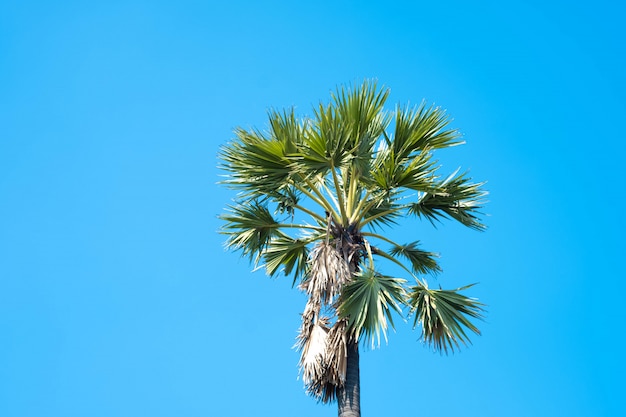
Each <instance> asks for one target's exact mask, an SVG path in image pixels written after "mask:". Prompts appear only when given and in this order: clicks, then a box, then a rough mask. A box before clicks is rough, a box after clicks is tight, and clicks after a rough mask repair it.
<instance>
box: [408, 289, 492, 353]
mask: <svg viewBox="0 0 626 417" xmlns="http://www.w3.org/2000/svg"><path fill="white" fill-rule="evenodd" d="M471 286H472V285H468V286H465V287H461V288H457V289H455V290H432V289H429V288H428V287H426V285H425V284H422V283H420V284H418V285H416V286H414V287H412V288H411V290H410V292H409V297H408V304H409V305H410V306H411V311H412V312H413V313H414V314H415V319H414V322H413V325H414V326H417V325H420V326H421V328H422V339H423V340H424V342H426V343H427V344H429V345H431V346H433V347H434V348H435V350H438V351H440V352H441V351H443V352H446V353H447V352H448V350H450V351H454V349H455V348H458V347H459V346H460V343H463V344H467V343H470V340H469V338H468V337H467V334H466V333H465V330H464V329H469V330H471V331H472V332H474V333H476V334H480V331H479V330H478V328H477V327H476V326H475V325H474V324H473V323H472V322H471V321H470V319H469V318H478V319H480V318H482V312H483V306H484V305H483V304H481V303H479V302H478V301H476V300H475V299H473V298H469V297H466V296H464V295H462V294H460V293H459V292H460V291H463V290H466V289H467V288H470V287H471ZM468 317H469V318H468Z"/></svg>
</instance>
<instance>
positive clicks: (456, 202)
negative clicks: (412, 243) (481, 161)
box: [408, 173, 487, 230]
mask: <svg viewBox="0 0 626 417" xmlns="http://www.w3.org/2000/svg"><path fill="white" fill-rule="evenodd" d="M483 185H484V183H473V182H471V178H469V177H468V176H467V174H461V175H457V173H454V174H452V175H450V176H449V177H448V178H446V179H445V180H444V181H441V182H440V183H438V184H435V185H434V186H433V188H432V189H431V190H429V191H427V192H424V193H422V194H421V195H420V197H419V198H418V201H417V202H416V203H413V204H410V205H409V208H408V212H409V214H414V215H416V216H418V217H425V218H426V219H428V220H429V221H430V222H431V223H432V224H433V225H434V222H435V221H436V220H440V219H441V218H445V217H448V218H451V219H454V220H456V221H458V222H460V223H461V224H463V225H464V226H468V227H470V228H472V229H476V230H484V229H485V225H484V224H482V223H481V221H480V219H479V214H480V209H481V208H482V205H483V204H484V197H485V196H486V195H487V193H486V192H485V191H483V190H482V189H481V187H482V186H483Z"/></svg>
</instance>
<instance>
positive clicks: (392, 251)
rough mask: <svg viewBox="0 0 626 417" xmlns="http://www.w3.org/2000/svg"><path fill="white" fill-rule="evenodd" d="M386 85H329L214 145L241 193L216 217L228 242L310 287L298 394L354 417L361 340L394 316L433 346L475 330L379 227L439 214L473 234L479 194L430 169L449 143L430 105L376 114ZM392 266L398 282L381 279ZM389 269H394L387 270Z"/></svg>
mask: <svg viewBox="0 0 626 417" xmlns="http://www.w3.org/2000/svg"><path fill="white" fill-rule="evenodd" d="M388 94H389V90H388V89H384V88H378V87H377V86H376V83H375V82H372V81H365V82H364V83H363V84H362V85H360V86H357V87H349V88H339V89H338V90H337V91H336V93H335V94H333V95H332V99H331V101H330V103H329V104H320V105H319V106H317V107H316V108H315V109H314V113H313V116H312V117H304V118H299V117H296V115H295V113H294V111H293V110H286V111H271V112H270V113H269V128H268V130H267V131H260V130H257V129H248V130H246V129H237V130H236V131H235V138H234V139H233V140H232V141H231V142H230V143H228V144H227V145H225V146H224V147H222V149H221V151H220V159H221V167H222V169H223V170H225V172H226V179H225V180H224V181H223V183H225V184H227V185H228V186H230V187H232V188H234V189H235V190H237V191H239V193H238V196H237V198H236V200H235V201H234V203H233V204H232V205H230V206H229V207H228V209H227V211H226V212H225V213H224V214H223V215H222V216H221V218H222V219H223V221H224V224H223V228H222V232H223V233H225V234H226V235H227V236H228V237H227V242H226V245H227V247H229V248H231V249H235V250H239V251H241V253H242V255H243V256H246V257H248V258H249V259H250V261H251V262H252V263H253V264H254V265H256V266H257V267H259V268H265V270H266V271H267V274H269V275H270V276H274V275H276V274H280V273H284V274H286V275H290V276H293V284H294V285H296V284H297V286H298V288H300V289H301V290H302V291H304V292H305V293H306V294H307V296H308V301H307V303H306V305H305V307H304V311H303V312H302V325H301V327H300V330H299V335H298V337H297V346H298V348H299V349H300V351H301V359H300V369H301V374H302V378H303V380H304V383H305V386H306V389H307V392H308V393H309V394H310V395H312V396H313V397H315V398H317V399H318V400H320V401H322V402H330V401H334V400H337V402H338V408H339V416H340V417H342V416H343V417H347V416H351V417H354V416H360V401H359V397H360V390H359V343H360V342H364V343H368V342H369V343H372V344H375V343H379V342H380V337H381V334H382V335H383V337H384V338H385V339H386V331H387V329H388V327H390V326H391V327H393V325H394V322H393V317H394V315H395V314H398V315H400V316H402V315H406V316H410V317H412V322H413V326H414V327H417V328H419V329H420V330H421V337H422V340H423V341H424V342H425V343H426V344H428V345H431V346H432V347H433V348H434V349H435V350H438V351H440V352H448V351H454V350H455V349H457V348H458V347H460V345H462V344H467V343H468V342H469V339H468V334H467V332H468V331H470V332H474V333H477V334H479V330H478V329H477V327H476V326H475V325H474V324H473V322H472V319H476V318H480V317H481V315H482V312H483V308H482V307H483V305H482V304H481V303H479V302H478V301H476V300H475V299H473V298H469V297H467V296H465V295H463V294H461V292H462V291H463V290H465V289H467V288H468V287H469V286H466V287H462V288H457V289H454V290H443V289H433V288H430V287H429V286H428V285H427V282H426V280H425V278H424V276H425V275H427V274H429V273H437V272H439V271H440V267H439V265H438V263H437V259H436V254H434V253H432V252H428V251H425V250H423V249H421V248H420V246H419V242H418V241H412V242H408V243H397V242H395V241H394V240H392V239H390V238H389V235H385V234H382V232H381V231H382V230H385V229H386V228H387V227H389V226H393V225H395V224H397V223H398V222H400V221H401V220H402V219H403V218H405V217H418V218H423V219H426V220H429V221H430V222H432V223H435V222H437V221H440V220H442V219H444V218H449V219H452V220H456V221H458V222H460V223H461V224H463V225H465V226H467V227H470V228H472V229H476V230H482V229H483V228H484V226H483V224H482V223H481V221H480V219H479V217H480V216H479V214H480V213H479V210H480V208H481V205H482V204H483V197H484V195H485V192H484V191H482V189H481V187H482V184H481V183H474V182H472V180H471V179H470V178H469V177H468V176H467V175H466V174H464V173H459V172H458V171H457V172H455V173H453V174H451V175H448V176H445V177H444V176H441V175H440V174H439V173H438V170H439V167H438V166H437V165H436V162H435V161H434V160H433V152H434V151H436V150H438V149H442V148H447V147H450V146H455V145H458V144H460V143H462V142H461V141H460V137H459V134H458V132H457V131H456V130H454V129H450V128H449V127H448V125H449V119H448V117H447V116H446V114H445V113H444V111H442V110H441V109H439V108H435V107H432V106H427V105H425V104H422V105H420V106H417V107H413V108H411V107H408V106H404V107H401V106H397V107H396V108H395V110H393V111H386V110H385V109H384V104H385V102H386V100H387V97H388ZM381 260H385V261H387V262H386V263H387V265H388V266H389V265H391V264H396V265H398V266H399V267H400V268H402V269H401V270H403V271H404V273H405V274H406V278H408V280H407V279H403V278H398V277H392V276H389V275H384V274H383V273H381V272H380V271H379V268H378V266H379V265H378V263H381V264H384V262H379V261H381ZM398 270H399V269H398Z"/></svg>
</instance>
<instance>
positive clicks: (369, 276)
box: [339, 270, 405, 345]
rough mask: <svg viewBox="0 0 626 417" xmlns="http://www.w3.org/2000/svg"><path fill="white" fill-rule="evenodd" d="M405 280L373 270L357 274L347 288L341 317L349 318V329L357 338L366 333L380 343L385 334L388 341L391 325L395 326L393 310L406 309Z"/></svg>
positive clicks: (343, 298) (342, 303) (340, 311)
mask: <svg viewBox="0 0 626 417" xmlns="http://www.w3.org/2000/svg"><path fill="white" fill-rule="evenodd" d="M404 282H405V280H403V279H400V278H392V277H388V276H385V275H381V274H378V273H376V272H375V271H372V270H367V271H363V272H360V273H357V274H355V276H354V278H353V280H352V281H351V282H349V283H348V284H347V285H346V286H345V287H344V289H343V292H342V295H341V300H340V305H339V317H342V318H344V317H345V318H347V319H348V331H349V332H350V335H351V337H352V338H354V340H359V338H360V337H361V335H363V336H364V338H365V339H366V340H370V341H371V343H372V345H374V344H375V343H374V342H376V343H377V344H380V334H381V333H382V334H383V336H384V338H385V340H387V328H388V325H391V327H392V328H393V318H392V315H391V311H392V310H395V311H396V312H397V313H401V312H402V310H401V307H400V306H401V305H402V304H403V303H404V297H405V290H404V286H403V283H404ZM388 323H389V324H388Z"/></svg>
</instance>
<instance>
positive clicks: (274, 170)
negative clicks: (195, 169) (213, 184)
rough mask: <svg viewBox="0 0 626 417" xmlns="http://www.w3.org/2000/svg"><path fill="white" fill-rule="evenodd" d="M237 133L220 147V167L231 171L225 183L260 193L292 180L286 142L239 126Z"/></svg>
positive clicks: (259, 194) (249, 191) (256, 194)
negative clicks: (234, 137)
mask: <svg viewBox="0 0 626 417" xmlns="http://www.w3.org/2000/svg"><path fill="white" fill-rule="evenodd" d="M235 134H236V136H237V139H236V140H234V141H233V142H231V143H229V144H228V145H226V146H224V147H222V148H221V150H220V158H221V160H222V161H223V162H224V163H223V164H222V165H221V168H222V169H224V170H225V171H227V172H228V177H227V179H226V180H225V181H223V183H224V184H227V185H229V186H231V187H233V188H236V189H240V190H242V191H244V192H247V193H248V194H250V195H252V196H261V195H264V194H265V193H267V192H270V191H273V190H276V189H277V188H281V187H282V186H284V185H288V184H291V183H292V181H291V178H290V177H291V175H292V174H293V169H292V167H291V164H292V160H291V158H290V157H289V156H288V155H287V148H288V146H289V145H288V144H287V143H285V142H284V141H282V140H278V139H270V138H267V137H265V136H264V135H263V134H261V133H260V132H256V131H246V130H243V129H237V130H236V131H235Z"/></svg>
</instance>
